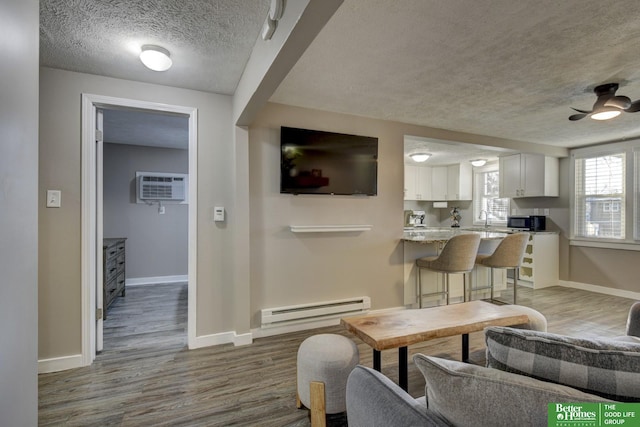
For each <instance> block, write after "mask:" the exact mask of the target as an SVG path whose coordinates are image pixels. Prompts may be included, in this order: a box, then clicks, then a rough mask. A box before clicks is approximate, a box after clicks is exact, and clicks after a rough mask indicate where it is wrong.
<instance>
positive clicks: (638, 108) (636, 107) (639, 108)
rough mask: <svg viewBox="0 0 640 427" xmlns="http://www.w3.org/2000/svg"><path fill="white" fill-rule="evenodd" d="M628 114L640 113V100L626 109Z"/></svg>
mask: <svg viewBox="0 0 640 427" xmlns="http://www.w3.org/2000/svg"><path fill="white" fill-rule="evenodd" d="M624 111H626V112H627V113H637V112H638V111H640V99H639V100H637V101H633V102H632V103H631V105H630V106H629V107H627V108H625V109H624Z"/></svg>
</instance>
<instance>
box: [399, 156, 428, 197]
mask: <svg viewBox="0 0 640 427" xmlns="http://www.w3.org/2000/svg"><path fill="white" fill-rule="evenodd" d="M430 198H431V168H430V167H426V166H414V165H404V200H430Z"/></svg>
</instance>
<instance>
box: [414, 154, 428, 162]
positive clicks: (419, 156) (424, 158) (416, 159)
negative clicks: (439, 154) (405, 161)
mask: <svg viewBox="0 0 640 427" xmlns="http://www.w3.org/2000/svg"><path fill="white" fill-rule="evenodd" d="M409 157H411V159H412V160H413V161H414V162H418V163H422V162H426V161H427V159H428V158H429V157H431V154H429V153H413V154H410V155H409Z"/></svg>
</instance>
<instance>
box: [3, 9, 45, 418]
mask: <svg viewBox="0 0 640 427" xmlns="http://www.w3.org/2000/svg"><path fill="white" fill-rule="evenodd" d="M38 25H39V9H38V2H37V1H33V0H10V1H3V2H0V28H1V29H2V30H0V33H1V34H2V39H3V41H2V43H0V45H1V47H0V52H2V61H1V62H0V75H1V76H2V82H1V83H0V99H2V102H0V209H1V210H2V214H0V236H2V244H1V245H0V271H1V272H2V283H0V341H1V342H2V344H1V345H0V425H3V426H16V427H21V426H24V427H31V426H35V425H37V424H38V382H37V372H38V366H37V352H38V350H37V336H38V328H37V325H38V306H37V301H38V295H37V284H38V275H37V271H38V270H37V267H38V235H37V233H38V36H39V33H38ZM43 202H44V197H43V198H42V199H41V200H40V203H43Z"/></svg>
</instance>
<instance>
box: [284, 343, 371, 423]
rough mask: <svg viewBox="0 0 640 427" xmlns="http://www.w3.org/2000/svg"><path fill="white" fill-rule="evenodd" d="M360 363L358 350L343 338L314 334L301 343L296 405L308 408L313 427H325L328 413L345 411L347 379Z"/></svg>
mask: <svg viewBox="0 0 640 427" xmlns="http://www.w3.org/2000/svg"><path fill="white" fill-rule="evenodd" d="M358 361H359V353H358V347H357V346H356V344H355V343H354V342H353V341H351V340H350V339H349V338H347V337H343V336H342V335H336V334H320V335H314V336H312V337H309V338H307V339H306V340H304V341H303V342H302V344H300V347H299V348H298V367H297V372H298V374H297V380H298V393H297V399H296V400H297V401H296V405H297V407H298V408H301V407H302V405H304V406H305V407H307V408H309V410H310V412H311V425H312V426H323V425H325V415H326V414H338V413H341V412H345V411H346V409H347V406H346V400H345V393H346V388H347V378H348V377H349V374H350V373H351V371H352V370H353V368H354V367H355V366H356V365H357V364H358Z"/></svg>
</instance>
